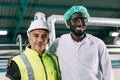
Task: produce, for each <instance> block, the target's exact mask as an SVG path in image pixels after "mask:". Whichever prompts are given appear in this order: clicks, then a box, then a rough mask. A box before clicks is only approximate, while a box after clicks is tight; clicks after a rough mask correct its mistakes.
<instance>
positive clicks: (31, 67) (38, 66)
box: [12, 48, 60, 80]
mask: <svg viewBox="0 0 120 80" xmlns="http://www.w3.org/2000/svg"><path fill="white" fill-rule="evenodd" d="M12 60H14V61H15V62H16V64H17V65H18V67H19V70H20V74H21V80H60V70H59V65H58V61H57V57H56V56H55V55H53V54H47V53H46V51H45V52H44V53H43V55H42V57H41V58H40V57H39V56H38V53H37V52H36V51H34V50H31V49H29V48H26V50H25V51H24V53H23V54H21V55H18V56H15V57H14V58H13V59H12Z"/></svg>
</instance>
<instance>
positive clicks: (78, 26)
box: [67, 12, 87, 36]
mask: <svg viewBox="0 0 120 80" xmlns="http://www.w3.org/2000/svg"><path fill="white" fill-rule="evenodd" d="M86 23H87V17H85V15H83V14H82V13H80V12H77V13H74V14H73V15H72V16H71V17H70V19H69V20H67V24H68V25H69V26H70V30H71V31H72V33H73V34H75V35H76V36H82V35H83V34H84V33H85V30H86Z"/></svg>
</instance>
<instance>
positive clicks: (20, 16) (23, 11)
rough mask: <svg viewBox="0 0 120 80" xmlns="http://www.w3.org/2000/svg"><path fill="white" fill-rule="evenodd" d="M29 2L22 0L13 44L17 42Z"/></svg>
mask: <svg viewBox="0 0 120 80" xmlns="http://www.w3.org/2000/svg"><path fill="white" fill-rule="evenodd" d="M27 4H28V0H20V5H19V11H18V14H17V21H16V23H15V28H16V29H15V31H14V36H13V42H14V41H15V40H16V37H17V33H18V31H19V27H20V24H21V22H22V20H23V17H24V14H25V10H26V8H27Z"/></svg>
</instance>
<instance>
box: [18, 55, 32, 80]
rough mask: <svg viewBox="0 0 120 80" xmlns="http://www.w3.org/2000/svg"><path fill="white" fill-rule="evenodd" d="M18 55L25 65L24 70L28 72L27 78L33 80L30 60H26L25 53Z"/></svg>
mask: <svg viewBox="0 0 120 80" xmlns="http://www.w3.org/2000/svg"><path fill="white" fill-rule="evenodd" d="M20 57H21V58H22V60H23V62H24V64H25V66H26V70H27V73H28V80H34V73H33V69H32V66H31V64H30V62H29V61H28V58H27V57H26V55H25V54H24V53H23V54H22V55H20Z"/></svg>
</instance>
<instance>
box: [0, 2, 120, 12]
mask: <svg viewBox="0 0 120 80" xmlns="http://www.w3.org/2000/svg"><path fill="white" fill-rule="evenodd" d="M20 1H21V2H22V1H24V0H20ZM27 2H28V0H26V3H27ZM20 4H21V3H20ZM0 6H4V7H18V8H19V4H17V3H16V4H14V3H0ZM27 7H28V8H46V9H65V10H67V9H69V8H70V7H71V6H58V5H33V4H28V5H27ZM86 8H87V9H88V10H91V11H106V12H108V11H118V12H120V9H119V8H110V7H108V8H101V7H89V6H86Z"/></svg>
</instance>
